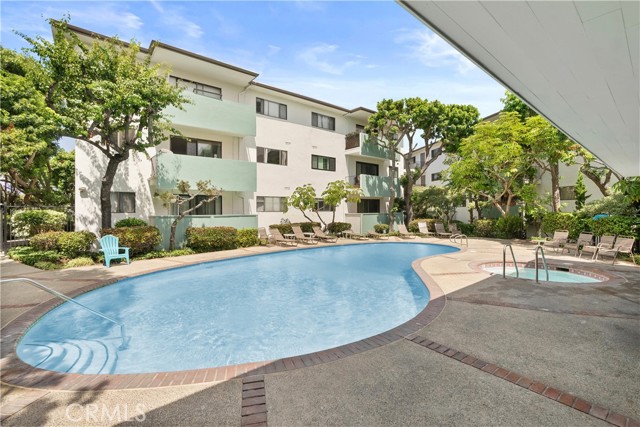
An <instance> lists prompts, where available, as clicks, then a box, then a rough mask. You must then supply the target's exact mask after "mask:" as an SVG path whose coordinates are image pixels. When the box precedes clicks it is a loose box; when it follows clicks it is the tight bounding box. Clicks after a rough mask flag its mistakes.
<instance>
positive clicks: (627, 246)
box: [594, 236, 636, 265]
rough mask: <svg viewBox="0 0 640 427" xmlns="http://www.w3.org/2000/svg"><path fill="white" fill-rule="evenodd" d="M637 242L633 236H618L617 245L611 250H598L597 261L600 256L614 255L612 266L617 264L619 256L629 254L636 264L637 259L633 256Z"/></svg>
mask: <svg viewBox="0 0 640 427" xmlns="http://www.w3.org/2000/svg"><path fill="white" fill-rule="evenodd" d="M635 242H636V239H635V237H631V236H618V238H617V239H616V243H615V244H614V245H613V247H612V248H611V249H607V248H598V250H597V251H596V253H595V255H594V256H595V260H596V261H598V256H600V255H613V261H612V262H611V264H612V265H613V264H615V263H616V258H617V257H618V254H628V255H630V256H631V259H632V260H633V263H634V264H635V263H636V259H635V257H634V256H633V244H634V243H635Z"/></svg>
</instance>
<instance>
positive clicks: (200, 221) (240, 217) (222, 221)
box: [150, 214, 258, 249]
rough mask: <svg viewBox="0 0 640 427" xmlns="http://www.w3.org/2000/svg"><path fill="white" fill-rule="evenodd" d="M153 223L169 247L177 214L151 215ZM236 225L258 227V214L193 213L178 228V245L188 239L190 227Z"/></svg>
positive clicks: (166, 246)
mask: <svg viewBox="0 0 640 427" xmlns="http://www.w3.org/2000/svg"><path fill="white" fill-rule="evenodd" d="M150 219H151V223H152V225H154V226H155V227H157V228H158V229H159V230H160V234H161V235H162V246H163V247H164V248H165V249H167V248H169V236H170V234H171V224H172V223H173V221H174V220H175V219H176V216H175V215H158V216H152V217H150ZM223 226H224V227H234V228H237V229H238V230H240V229H243V228H258V215H244V214H228V215H193V216H186V217H184V218H183V219H182V220H181V221H180V222H179V223H178V227H177V228H176V243H177V244H178V246H180V244H181V243H182V242H184V241H185V239H186V231H187V228H189V227H223Z"/></svg>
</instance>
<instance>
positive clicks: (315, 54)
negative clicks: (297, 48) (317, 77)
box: [298, 43, 359, 75]
mask: <svg viewBox="0 0 640 427" xmlns="http://www.w3.org/2000/svg"><path fill="white" fill-rule="evenodd" d="M337 50H338V46H337V45H334V44H327V43H321V44H317V45H315V46H312V47H309V48H307V49H305V50H303V51H302V52H301V53H300V54H299V55H298V57H299V58H300V59H302V60H303V61H304V62H305V63H307V65H309V66H310V67H312V68H315V69H317V70H319V71H322V72H325V73H328V74H333V75H340V74H342V73H343V72H344V71H345V70H346V69H347V68H349V67H351V66H353V65H356V64H358V63H359V62H358V61H353V60H346V61H342V62H338V63H333V64H332V63H330V62H329V61H328V60H327V59H326V57H327V56H331V55H332V54H334V53H336V52H337Z"/></svg>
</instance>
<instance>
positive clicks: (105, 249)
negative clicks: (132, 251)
mask: <svg viewBox="0 0 640 427" xmlns="http://www.w3.org/2000/svg"><path fill="white" fill-rule="evenodd" d="M100 247H101V248H102V249H100V252H102V253H103V254H104V263H105V265H106V266H107V268H109V267H111V260H112V259H126V260H127V264H130V263H131V262H130V261H129V248H127V247H124V246H119V245H118V238H117V237H116V236H112V235H111V234H107V235H106V236H102V238H101V239H100ZM120 251H123V252H120Z"/></svg>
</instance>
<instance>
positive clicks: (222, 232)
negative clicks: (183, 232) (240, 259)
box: [187, 227, 257, 252]
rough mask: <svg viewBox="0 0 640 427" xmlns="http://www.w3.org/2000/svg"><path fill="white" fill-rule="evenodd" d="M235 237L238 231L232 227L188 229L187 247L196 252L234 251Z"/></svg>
mask: <svg viewBox="0 0 640 427" xmlns="http://www.w3.org/2000/svg"><path fill="white" fill-rule="evenodd" d="M256 233H257V232H256ZM237 237H238V231H237V230H236V229H235V228H233V227H189V228H187V247H189V248H191V249H193V250H194V251H196V252H211V251H223V250H226V249H235V248H237V247H238V239H237Z"/></svg>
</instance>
